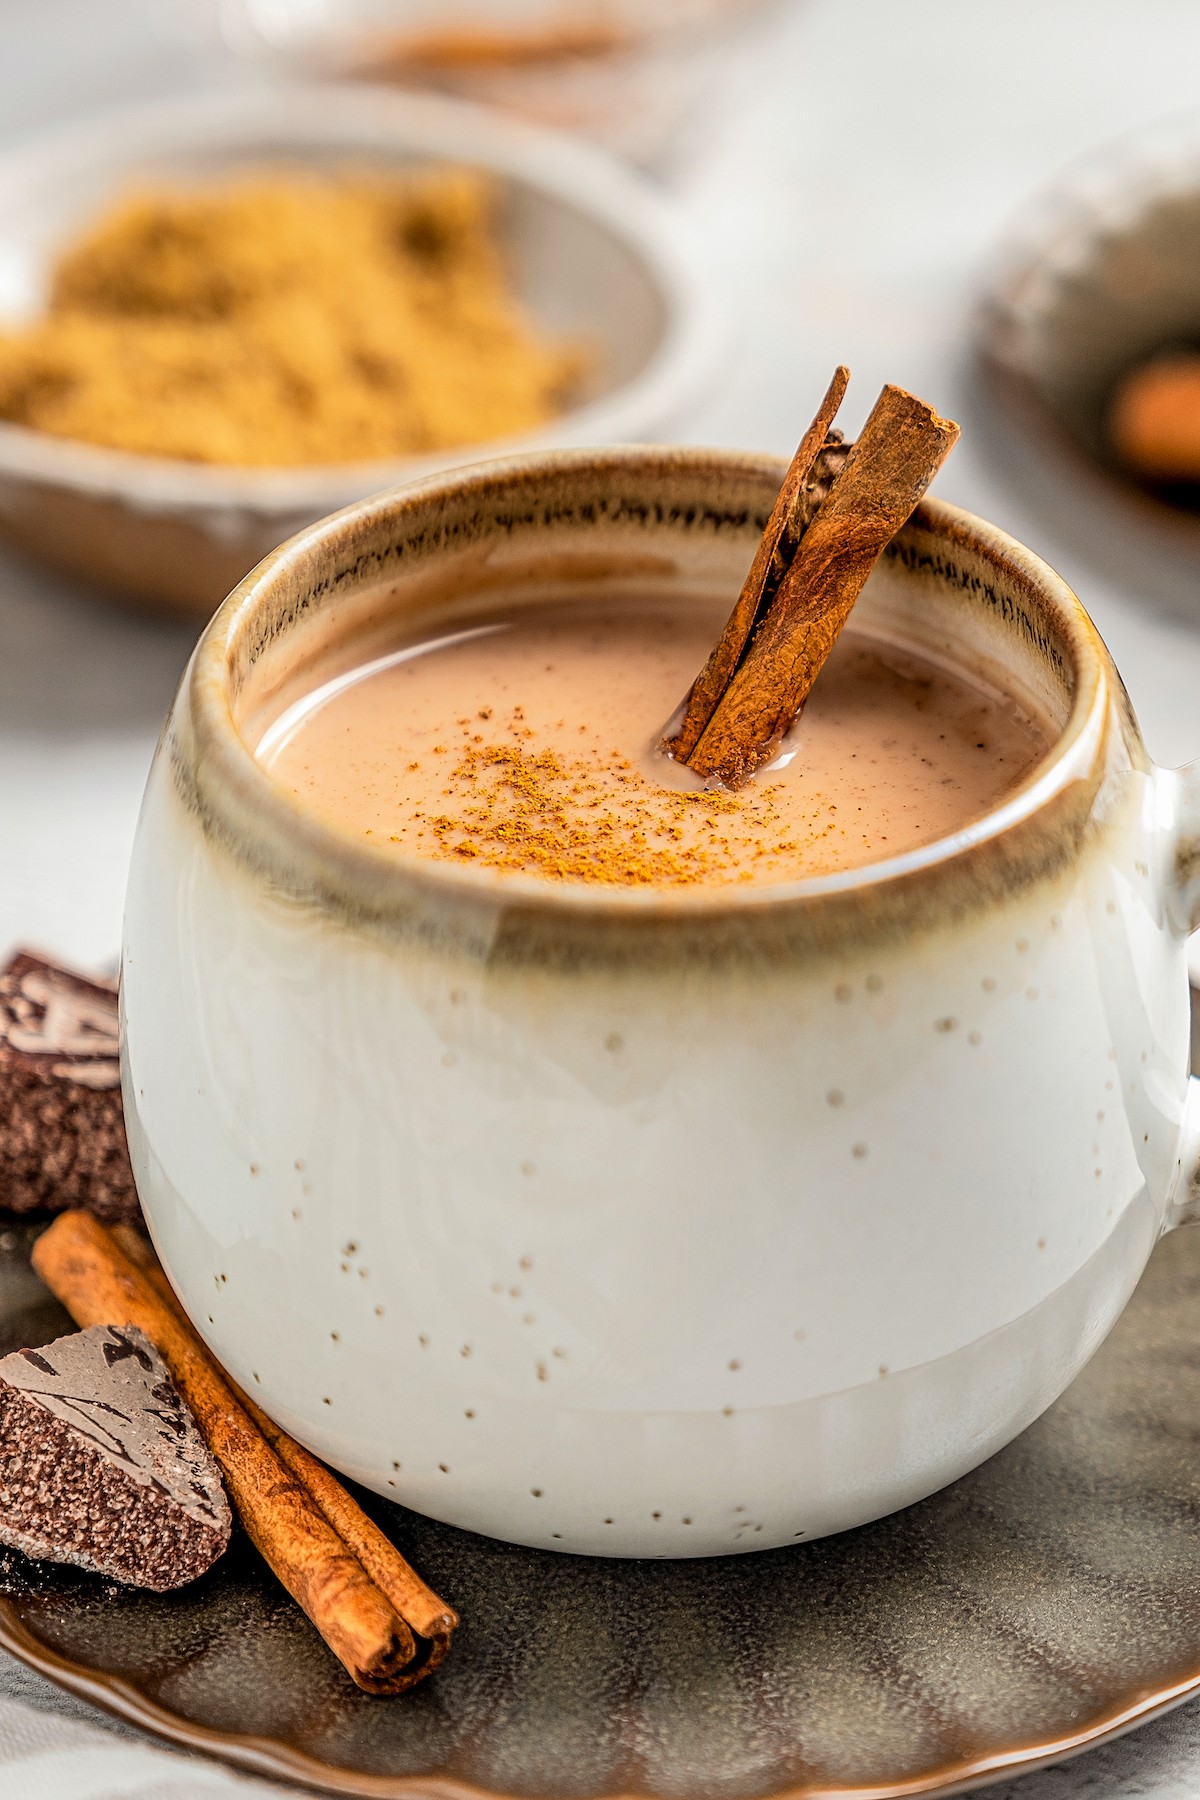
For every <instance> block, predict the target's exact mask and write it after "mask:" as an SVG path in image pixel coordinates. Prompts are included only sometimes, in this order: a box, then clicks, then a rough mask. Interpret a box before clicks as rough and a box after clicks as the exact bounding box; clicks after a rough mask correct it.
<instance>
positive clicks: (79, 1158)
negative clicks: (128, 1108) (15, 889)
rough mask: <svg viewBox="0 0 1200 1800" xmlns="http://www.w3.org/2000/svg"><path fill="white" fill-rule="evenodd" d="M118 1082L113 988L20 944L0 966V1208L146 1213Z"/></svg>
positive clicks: (127, 1215) (113, 1215) (109, 1215)
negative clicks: (131, 1159) (142, 1210)
mask: <svg viewBox="0 0 1200 1800" xmlns="http://www.w3.org/2000/svg"><path fill="white" fill-rule="evenodd" d="M120 1080H121V1072H120V1065H119V1063H118V1060H117V996H116V991H115V989H113V988H111V987H106V986H105V985H104V984H103V983H102V982H98V981H89V980H87V979H86V978H85V977H84V976H82V975H76V974H75V973H74V972H73V971H71V970H69V969H63V968H59V967H58V966H57V964H55V963H51V962H47V961H46V960H45V959H44V958H43V957H40V956H34V955H32V954H31V953H30V952H29V951H27V950H21V951H18V953H17V954H16V956H14V957H13V959H12V961H11V962H10V963H9V964H8V965H7V966H6V967H5V968H3V969H0V1208H3V1209H5V1210H7V1211H9V1212H16V1213H23V1212H34V1211H39V1210H49V1211H52V1212H61V1211H62V1210H63V1208H64V1207H68V1206H85V1207H87V1208H88V1209H89V1211H91V1212H94V1213H95V1214H96V1215H97V1216H98V1217H99V1218H101V1219H110V1220H113V1219H136V1218H138V1217H139V1216H140V1214H139V1209H138V1202H137V1194H136V1193H135V1191H134V1186H133V1170H132V1169H131V1168H130V1166H129V1150H128V1148H127V1145H126V1142H125V1120H124V1114H123V1112H122V1110H121V1086H120Z"/></svg>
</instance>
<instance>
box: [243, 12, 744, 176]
mask: <svg viewBox="0 0 1200 1800" xmlns="http://www.w3.org/2000/svg"><path fill="white" fill-rule="evenodd" d="M773 3H775V0H224V4H223V6H222V8H221V21H222V25H223V28H224V31H225V35H226V37H227V39H228V40H229V41H230V42H232V43H233V44H234V45H235V46H236V47H237V48H239V49H241V50H242V51H244V52H246V53H248V54H250V55H252V56H263V57H267V58H273V59H275V60H277V61H278V63H279V64H280V65H281V66H282V68H284V69H285V70H288V71H291V72H293V73H297V72H298V73H301V74H304V75H325V76H328V75H333V76H336V77H345V76H350V77H356V78H359V79H362V78H366V79H367V80H370V81H395V82H399V83H402V84H403V85H405V86H407V87H430V88H434V89H436V90H437V91H439V92H441V93H446V94H454V95H459V96H462V97H464V98H467V99H470V100H475V101H481V102H485V103H486V104H488V105H491V106H498V107H502V108H504V109H505V110H507V111H510V112H515V113H519V114H521V115H522V116H523V117H525V118H528V119H533V120H536V121H537V122H538V123H539V124H542V125H551V126H554V127H555V128H556V129H558V130H562V131H571V132H576V133H579V134H581V135H582V136H584V137H590V138H595V139H597V140H598V141H600V142H601V143H603V144H605V145H606V146H607V147H608V148H609V149H611V150H616V151H619V152H620V153H621V154H622V155H624V156H628V157H631V158H632V159H633V160H634V161H636V162H642V163H645V162H649V161H651V160H653V159H654V158H655V157H656V156H658V155H659V154H660V153H661V152H662V150H663V149H664V147H665V145H666V144H667V142H668V140H669V139H670V138H671V137H672V135H673V134H674V133H675V132H676V131H677V130H678V128H679V127H680V125H681V124H682V123H683V122H684V121H685V119H686V117H687V115H688V113H689V112H690V111H691V109H692V108H693V107H694V105H695V103H696V101H697V100H698V99H699V97H700V96H701V94H702V93H703V92H704V90H705V88H706V86H707V85H708V83H709V81H710V80H711V79H712V77H713V75H714V74H715V73H716V72H717V70H718V69H719V67H720V64H721V61H722V58H723V57H724V56H725V55H726V54H727V51H728V47H729V44H730V42H731V40H732V39H733V38H735V37H736V36H737V35H738V34H739V33H740V32H741V31H742V30H743V29H744V28H745V26H746V25H747V24H749V23H750V22H751V21H752V20H753V19H754V18H755V17H756V16H757V15H758V14H760V13H763V12H765V11H766V10H768V8H769V7H770V6H771V5H772V4H773Z"/></svg>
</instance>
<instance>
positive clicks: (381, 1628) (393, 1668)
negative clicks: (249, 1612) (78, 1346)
mask: <svg viewBox="0 0 1200 1800" xmlns="http://www.w3.org/2000/svg"><path fill="white" fill-rule="evenodd" d="M32 1260H33V1266H34V1268H35V1270H36V1271H37V1273H38V1274H39V1275H40V1276H41V1278H42V1280H43V1281H44V1282H45V1283H46V1286H47V1287H48V1288H49V1289H50V1290H51V1292H52V1293H53V1294H55V1295H56V1296H57V1297H58V1299H59V1300H61V1301H62V1303H63V1305H64V1306H65V1307H66V1309H67V1311H68V1312H69V1313H70V1314H71V1317H72V1318H73V1319H74V1320H75V1322H76V1323H77V1324H78V1325H83V1326H87V1325H113V1324H118V1325H126V1324H128V1325H136V1326H137V1327H138V1328H139V1329H140V1330H141V1331H144V1332H145V1334H146V1336H147V1337H148V1338H149V1339H150V1341H151V1343H152V1344H154V1345H155V1346H156V1347H157V1349H158V1350H159V1351H160V1353H161V1355H162V1357H163V1359H164V1361H165V1362H166V1363H167V1366H168V1367H169V1369H170V1371H171V1374H172V1375H173V1376H174V1378H175V1382H176V1385H177V1386H178V1388H179V1390H180V1392H181V1393H182V1395H183V1397H184V1399H185V1400H186V1401H187V1404H188V1406H189V1407H190V1408H191V1410H192V1412H193V1413H194V1414H195V1417H196V1422H197V1424H198V1425H199V1427H200V1429H201V1431H202V1433H203V1435H204V1437H205V1439H206V1441H207V1443H208V1445H209V1448H210V1449H211V1450H212V1452H213V1455H214V1456H215V1457H216V1459H217V1461H218V1463H219V1464H220V1465H221V1471H222V1473H223V1475H224V1477H225V1481H226V1485H227V1487H228V1489H229V1497H230V1499H231V1500H232V1502H233V1504H234V1506H235V1508H236V1510H237V1513H238V1516H239V1518H240V1519H241V1521H242V1524H243V1525H244V1526H245V1528H246V1533H247V1535H248V1536H249V1538H250V1540H251V1542H252V1543H253V1544H254V1546H255V1548H256V1549H257V1550H258V1551H259V1552H260V1554H261V1555H262V1557H263V1559H264V1560H265V1561H266V1562H267V1564H268V1565H269V1566H270V1568H271V1569H272V1570H273V1572H274V1573H275V1575H277V1576H278V1578H279V1580H280V1581H281V1582H282V1583H283V1585H284V1587H286V1588H287V1590H288V1592H289V1593H290V1594H291V1595H292V1597H293V1599H294V1600H296V1601H297V1603H298V1604H299V1605H300V1606H301V1607H303V1609H304V1611H305V1612H306V1613H307V1614H308V1616H309V1618H310V1619H311V1620H312V1622H313V1624H314V1625H315V1626H316V1628H317V1630H318V1631H319V1632H320V1633H321V1636H322V1637H323V1638H324V1639H325V1642H326V1643H327V1644H328V1645H329V1648H330V1649H331V1650H332V1651H333V1653H334V1655H335V1656H337V1658H338V1659H339V1661H340V1662H341V1663H342V1664H343V1666H344V1667H345V1669H346V1670H347V1672H348V1673H349V1674H350V1676H351V1677H352V1679H353V1680H354V1681H355V1682H356V1683H357V1685H358V1686H359V1687H361V1688H363V1689H364V1690H365V1691H366V1692H367V1693H371V1694H390V1693H397V1692H399V1691H401V1690H402V1688H403V1687H404V1686H406V1685H411V1683H409V1682H406V1680H405V1673H406V1670H407V1667H408V1665H409V1664H410V1663H411V1662H412V1661H413V1658H414V1656H415V1654H416V1645H415V1643H414V1641H413V1636H412V1633H411V1631H410V1630H409V1628H408V1626H407V1625H406V1624H405V1623H404V1621H403V1619H402V1618H401V1617H400V1616H399V1614H398V1613H397V1611H396V1609H395V1607H394V1606H393V1605H392V1603H391V1602H390V1601H389V1600H388V1598H387V1597H386V1595H385V1594H384V1593H383V1592H382V1590H381V1589H380V1588H379V1587H378V1586H377V1584H376V1583H375V1582H374V1581H372V1579H371V1578H370V1576H369V1575H368V1574H367V1572H366V1570H365V1569H364V1568H363V1566H362V1564H361V1563H360V1562H359V1560H358V1558H357V1557H356V1556H354V1555H352V1553H351V1552H350V1550H349V1549H348V1548H347V1546H346V1544H345V1543H344V1542H343V1540H342V1538H341V1537H340V1536H339V1535H338V1533H337V1532H336V1531H335V1529H334V1528H333V1526H332V1525H331V1524H330V1523H329V1521H328V1519H327V1518H326V1517H325V1515H324V1514H323V1513H322V1511H321V1510H320V1508H319V1507H318V1506H317V1505H316V1503H315V1502H314V1500H313V1499H312V1497H311V1495H310V1494H309V1492H308V1490H307V1489H306V1488H305V1486H304V1485H303V1483H302V1482H300V1481H298V1480H297V1479H296V1476H295V1475H294V1474H293V1472H292V1471H291V1469H289V1468H288V1466H287V1464H286V1463H285V1462H284V1461H283V1459H282V1458H281V1457H280V1456H279V1455H278V1453H277V1452H276V1451H275V1450H274V1449H273V1448H272V1447H271V1445H270V1444H269V1443H268V1442H267V1441H266V1438H265V1437H264V1436H263V1434H262V1432H261V1431H260V1430H259V1429H258V1427H257V1426H256V1425H255V1423H254V1421H253V1419H252V1418H251V1417H250V1415H249V1413H248V1412H247V1410H246V1408H245V1407H244V1406H243V1405H242V1404H241V1402H240V1401H239V1399H238V1398H237V1396H236V1395H235V1393H234V1391H233V1388H232V1386H231V1384H230V1382H229V1381H228V1379H227V1378H226V1376H225V1375H224V1374H223V1372H222V1371H221V1370H220V1368H219V1367H218V1365H217V1364H216V1362H215V1361H214V1360H213V1358H212V1357H211V1356H210V1354H209V1352H208V1351H207V1349H206V1348H205V1347H204V1345H203V1344H202V1343H201V1342H200V1340H199V1338H198V1337H197V1336H196V1335H195V1333H194V1331H193V1330H192V1328H191V1326H190V1325H188V1324H186V1323H185V1321H184V1319H183V1316H182V1314H181V1313H180V1312H179V1310H178V1308H177V1307H175V1306H171V1305H168V1303H167V1302H166V1301H165V1300H164V1298H163V1296H162V1295H161V1293H160V1292H159V1291H158V1289H157V1288H156V1286H155V1283H154V1281H153V1280H152V1279H151V1278H150V1277H149V1276H147V1275H146V1274H145V1273H143V1272H142V1271H141V1270H139V1269H138V1268H137V1267H135V1265H134V1264H133V1263H132V1262H131V1261H130V1260H129V1258H128V1257H127V1256H126V1255H125V1254H124V1252H123V1251H122V1250H121V1249H120V1247H119V1246H118V1244H117V1243H116V1242H115V1240H114V1239H113V1236H112V1233H111V1232H109V1231H108V1230H106V1228H105V1227H104V1226H103V1225H102V1224H100V1222H99V1220H97V1219H94V1218H92V1217H91V1215H90V1214H88V1213H83V1212H65V1213H61V1214H60V1215H59V1217H58V1218H57V1219H56V1220H55V1221H54V1223H53V1224H52V1225H51V1226H50V1227H49V1229H48V1230H46V1231H45V1232H44V1233H43V1234H42V1236H41V1237H40V1238H39V1239H38V1240H37V1242H36V1244H35V1245H34V1247H33V1256H32Z"/></svg>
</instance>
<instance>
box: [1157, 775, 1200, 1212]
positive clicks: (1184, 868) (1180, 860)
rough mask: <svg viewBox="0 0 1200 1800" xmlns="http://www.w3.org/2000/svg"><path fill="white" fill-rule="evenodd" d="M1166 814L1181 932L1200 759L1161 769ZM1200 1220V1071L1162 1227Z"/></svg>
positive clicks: (1195, 920)
mask: <svg viewBox="0 0 1200 1800" xmlns="http://www.w3.org/2000/svg"><path fill="white" fill-rule="evenodd" d="M1158 780H1159V781H1160V782H1161V783H1162V789H1161V791H1162V792H1164V794H1165V796H1166V805H1165V806H1164V808H1163V811H1164V812H1165V814H1166V817H1167V820H1168V845H1167V862H1166V868H1165V876H1166V905H1167V917H1168V922H1169V924H1171V925H1172V926H1174V928H1175V929H1176V930H1177V931H1179V932H1181V933H1188V932H1193V931H1200V762H1192V763H1188V764H1187V765H1186V767H1185V768H1182V769H1171V770H1160V771H1158ZM1198 1221H1200V1077H1197V1076H1195V1075H1192V1076H1191V1077H1190V1078H1189V1080H1188V1087H1187V1101H1186V1105H1185V1109H1184V1117H1183V1137H1182V1142H1181V1144H1180V1150H1179V1167H1178V1169H1177V1171H1176V1175H1175V1183H1174V1190H1173V1195H1172V1200H1171V1204H1170V1206H1169V1208H1168V1210H1167V1217H1166V1223H1165V1225H1164V1230H1166V1231H1174V1229H1175V1227H1176V1226H1177V1225H1192V1224H1195V1223H1197V1222H1198Z"/></svg>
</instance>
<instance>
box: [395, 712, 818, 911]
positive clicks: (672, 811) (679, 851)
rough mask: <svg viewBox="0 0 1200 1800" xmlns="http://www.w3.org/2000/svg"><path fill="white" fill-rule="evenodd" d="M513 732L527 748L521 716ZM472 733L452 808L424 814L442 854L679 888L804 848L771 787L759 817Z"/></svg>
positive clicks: (730, 798)
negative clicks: (788, 828) (787, 826)
mask: <svg viewBox="0 0 1200 1800" xmlns="http://www.w3.org/2000/svg"><path fill="white" fill-rule="evenodd" d="M466 723H467V722H466V721H460V725H465V724H466ZM511 729H512V735H513V737H514V738H517V739H519V737H520V735H521V726H520V721H519V718H518V717H514V720H513V722H512V727H511ZM473 735H474V737H475V739H476V741H474V742H468V743H466V744H465V745H464V746H463V747H462V748H461V749H460V751H459V752H458V753H457V755H456V759H455V761H454V762H453V763H450V764H448V770H447V778H448V785H447V787H446V788H445V790H444V794H445V796H446V797H447V798H449V799H452V800H453V801H454V803H455V804H454V805H453V806H452V808H450V809H447V810H446V811H444V812H436V813H435V812H429V813H426V814H425V815H424V818H423V820H422V823H421V827H420V828H419V830H418V834H417V836H418V842H420V840H421V838H422V837H423V838H424V840H425V841H424V843H423V844H422V845H421V847H422V848H424V849H425V850H426V851H427V852H428V851H430V850H432V851H433V853H434V854H435V855H438V856H443V857H449V858H461V859H462V860H463V861H469V862H474V863H477V864H478V865H479V866H481V867H484V868H491V869H507V870H510V871H513V872H518V871H524V872H525V873H528V874H535V875H543V876H549V877H551V878H553V879H557V880H559V881H591V882H610V883H614V884H617V885H619V886H622V887H662V886H671V887H676V886H690V885H691V884H693V883H696V882H711V881H713V880H724V881H729V880H735V881H752V880H753V879H754V878H755V871H756V869H759V868H760V867H763V866H765V867H767V868H769V867H770V866H771V865H772V864H773V863H774V862H775V860H776V859H777V858H779V857H783V856H787V855H790V854H794V853H795V851H796V850H797V848H798V846H797V844H796V842H795V841H794V839H792V838H790V837H789V836H788V835H787V833H786V832H785V831H783V830H782V829H781V821H780V818H779V815H778V811H777V808H776V805H775V802H774V800H773V798H772V795H771V790H770V788H766V789H760V790H759V791H758V792H757V793H756V795H755V804H754V807H753V808H751V807H750V806H749V805H748V803H747V802H746V800H744V799H743V798H741V797H739V796H737V795H732V794H725V793H721V792H718V791H715V790H707V789H704V788H695V789H691V788H689V789H685V790H679V789H673V788H663V787H660V786H658V785H656V784H655V783H654V782H652V781H650V780H648V779H647V777H646V776H645V775H644V774H643V773H642V771H641V770H640V769H639V768H638V767H637V766H636V765H635V764H634V763H632V762H631V761H629V760H628V759H627V758H625V757H622V756H621V755H620V754H619V753H618V752H615V751H614V752H613V753H612V754H611V755H610V756H608V757H603V758H601V757H598V756H597V754H596V753H595V752H594V751H591V750H588V751H587V752H585V753H583V754H580V755H577V756H574V755H571V754H569V753H566V752H563V751H560V750H549V749H542V750H536V749H533V748H531V747H529V746H527V745H525V744H523V743H521V742H519V741H509V742H504V741H498V742H487V741H484V740H483V739H482V737H481V735H480V734H479V733H474V734H473ZM434 754H435V755H446V756H450V755H451V754H454V753H452V752H451V751H450V749H449V747H448V746H446V745H438V746H435V749H434ZM464 791H465V792H466V793H468V794H470V795H471V796H472V797H471V798H469V799H466V800H464V798H463V795H464ZM475 796H477V798H476V797H475ZM431 840H432V841H431ZM392 841H393V842H398V841H399V839H398V838H393V839H392Z"/></svg>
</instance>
